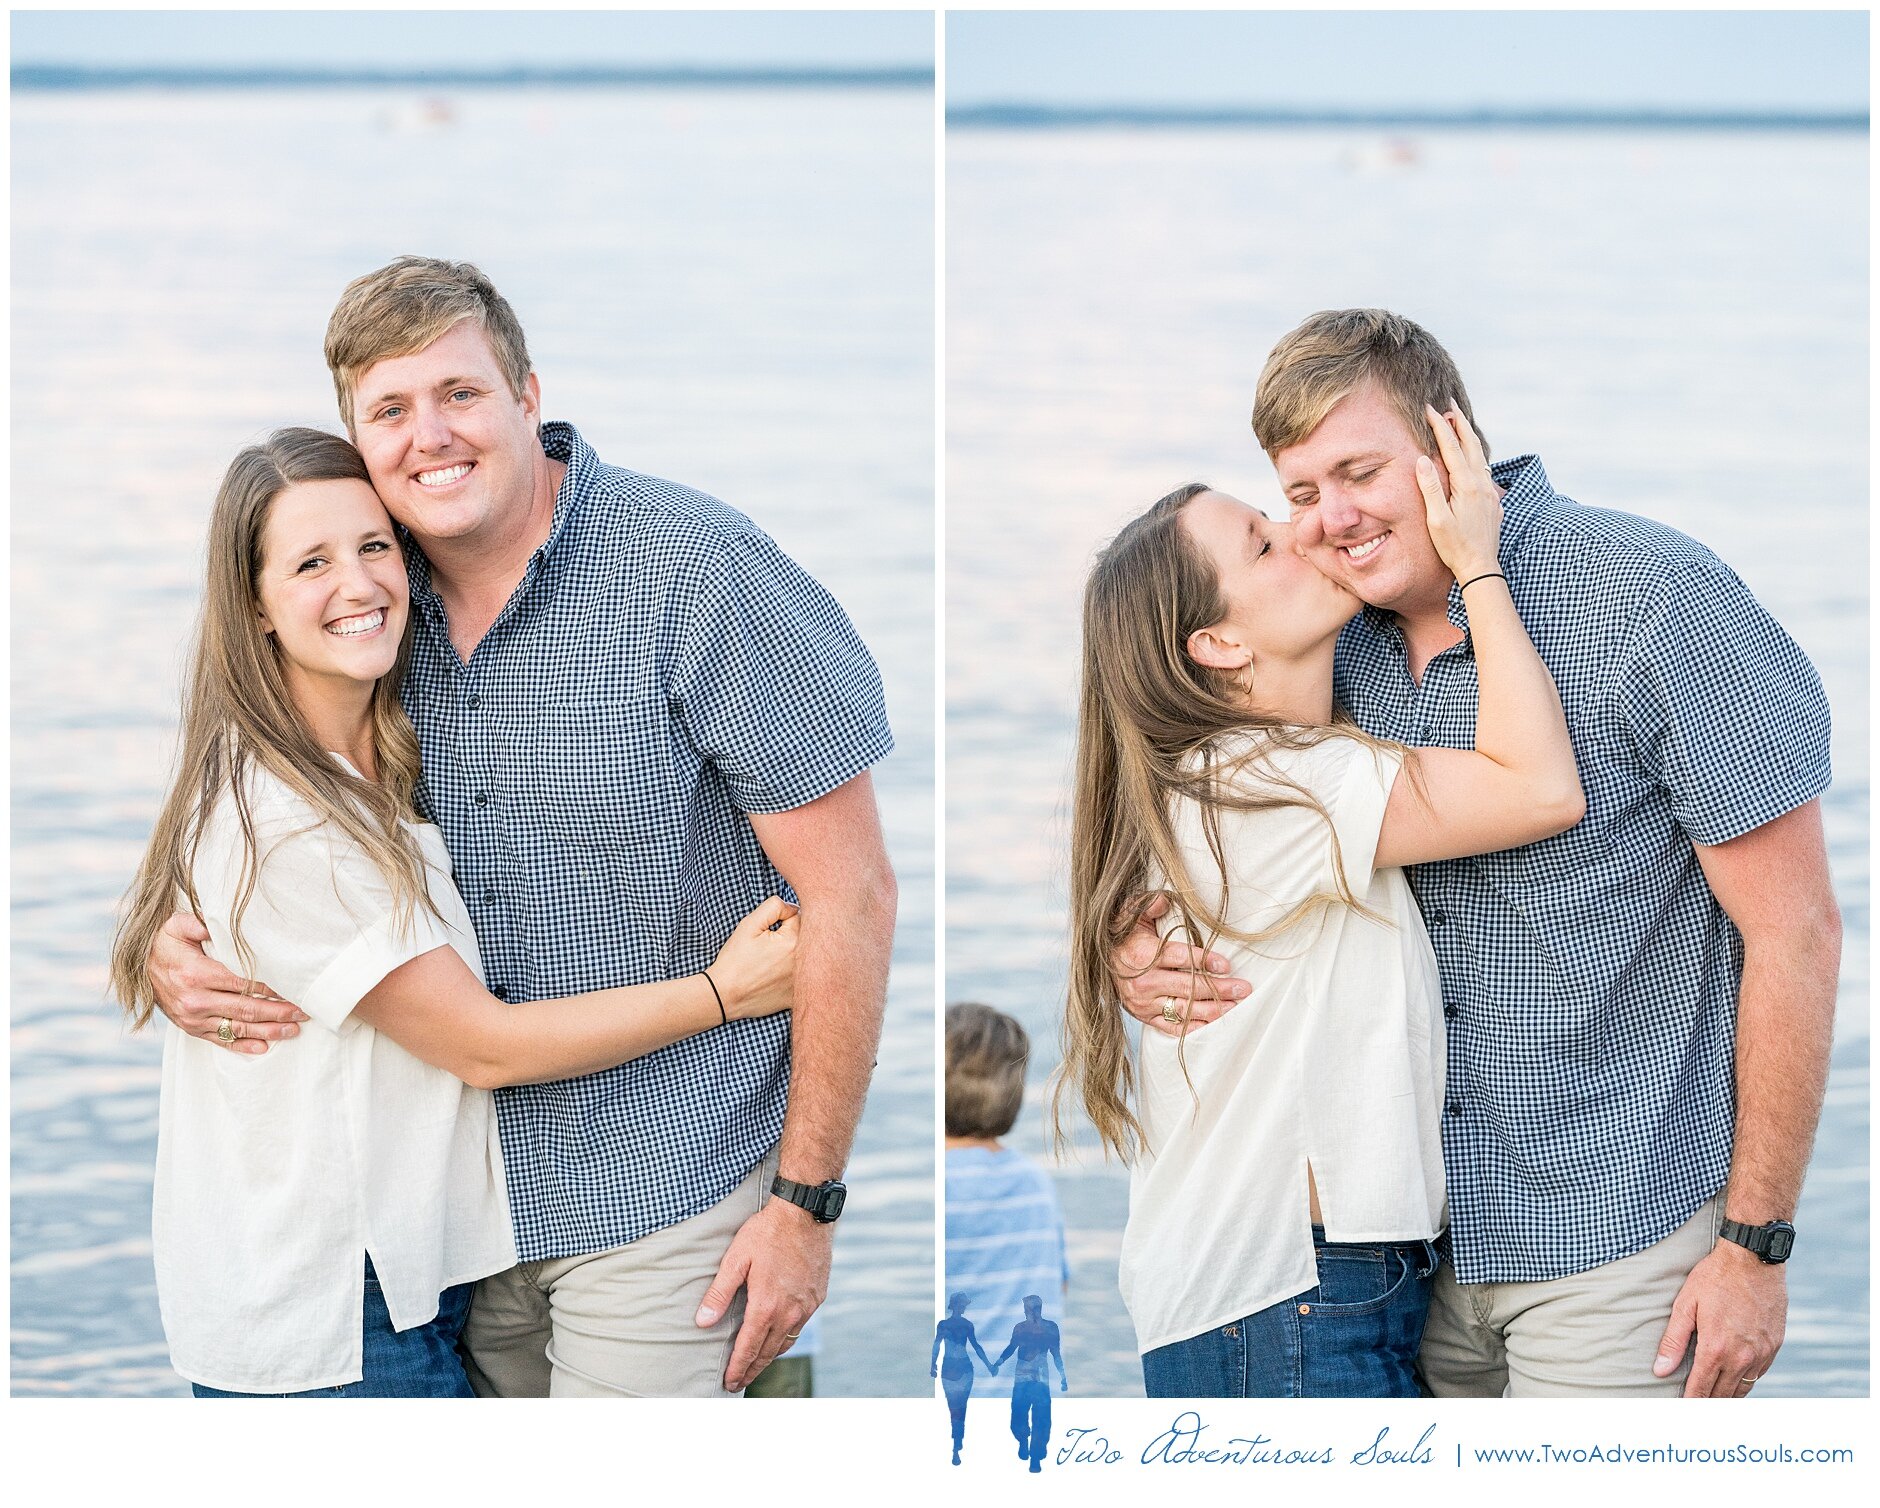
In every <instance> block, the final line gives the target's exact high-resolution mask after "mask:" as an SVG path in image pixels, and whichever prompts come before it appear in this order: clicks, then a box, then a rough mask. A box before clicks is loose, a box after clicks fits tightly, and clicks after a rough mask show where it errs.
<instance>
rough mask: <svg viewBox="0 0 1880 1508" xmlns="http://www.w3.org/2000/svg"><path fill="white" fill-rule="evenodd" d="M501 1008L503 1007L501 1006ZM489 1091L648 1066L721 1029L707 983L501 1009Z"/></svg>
mask: <svg viewBox="0 0 1880 1508" xmlns="http://www.w3.org/2000/svg"><path fill="white" fill-rule="evenodd" d="M498 1004H500V1002H498ZM502 1021H503V1024H502V1026H501V1027H500V1028H499V1029H498V1030H497V1031H496V1033H495V1034H494V1038H493V1040H492V1041H491V1042H490V1044H489V1048H488V1049H487V1054H488V1055H487V1059H486V1061H487V1066H488V1070H489V1072H488V1073H487V1074H486V1076H485V1079H486V1082H485V1083H484V1085H483V1087H485V1088H489V1089H495V1088H500V1087H502V1086H504V1085H509V1084H546V1083H551V1082H553V1081H554V1080H556V1079H572V1078H579V1077H580V1076H581V1075H582V1074H585V1073H598V1072H600V1070H601V1069H603V1068H612V1067H614V1066H615V1065H616V1064H619V1063H625V1062H627V1061H629V1060H630V1059H633V1058H643V1057H645V1056H646V1055H647V1054H648V1053H650V1052H657V1051H659V1049H660V1048H662V1047H670V1046H671V1045H672V1044H673V1043H674V1042H680V1041H683V1040H684V1039H685V1038H687V1037H691V1036H696V1035H697V1034H698V1033H699V1032H702V1031H704V1030H706V1029H707V1028H708V1027H713V1026H717V1025H719V1024H721V1017H720V1016H719V1013H718V1002H717V999H716V997H714V996H713V994H712V987H711V985H709V984H708V983H707V982H706V980H705V976H704V975H702V974H693V975H690V976H688V977H687V978H684V979H666V980H661V981H660V982H659V983H657V984H635V985H627V986H624V987H623V988H620V989H613V990H595V991H593V992H592V993H590V994H586V995H564V996H562V997H560V998H559V999H555V1000H532V1001H529V1002H528V1003H527V1004H524V1005H513V1006H507V1007H504V1008H503V1011H502Z"/></svg>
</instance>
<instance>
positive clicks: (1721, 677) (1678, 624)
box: [1615, 561, 1831, 844]
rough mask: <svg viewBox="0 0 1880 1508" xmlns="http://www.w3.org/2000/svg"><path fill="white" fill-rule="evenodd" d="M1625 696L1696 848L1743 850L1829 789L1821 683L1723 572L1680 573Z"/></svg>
mask: <svg viewBox="0 0 1880 1508" xmlns="http://www.w3.org/2000/svg"><path fill="white" fill-rule="evenodd" d="M1615 684H1616V687H1617V694H1618V698H1619V711H1620V715H1621V717H1622V718H1623V719H1624V722H1625V725H1626V727H1627V728H1628V730H1629V732H1630V734H1631V738H1632V741H1633V745H1634V747H1635V749H1636V750H1637V753H1638V756H1639V759H1640V760H1641V762H1642V763H1643V764H1644V766H1645V768H1646V770H1647V771H1648V773H1649V774H1650V776H1651V777H1652V778H1653V779H1655V780H1656V781H1657V782H1658V783H1659V784H1660V785H1661V786H1662V787H1663V788H1664V789H1665V790H1666V791H1667V792H1668V793H1669V794H1670V798H1671V809H1672V812H1673V814H1674V815H1675V816H1676V818H1677V820H1678V823H1679V825H1680V826H1681V827H1682V828H1683V829H1684V831H1685V832H1686V833H1687V834H1688V835H1689V836H1690V838H1691V840H1692V841H1693V842H1695V843H1702V844H1715V843H1726V842H1728V841H1729V840H1730V839H1732V838H1740V837H1741V836H1742V835H1743V834H1744V833H1747V832H1750V831H1752V830H1754V829H1755V828H1758V827H1761V826H1762V825H1763V824H1764V823H1765V822H1769V821H1773V820H1774V819H1775V818H1777V817H1780V816H1781V815H1782V814H1783V813H1785V812H1789V811H1793V810H1794V809H1795V808H1796V807H1798V806H1800V805H1802V804H1803V803H1804V802H1806V801H1810V800H1813V799H1814V798H1815V797H1816V796H1819V795H1820V794H1821V793H1822V791H1824V790H1826V789H1827V786H1828V781H1829V778H1830V773H1831V771H1830V768H1829V732H1830V717H1829V712H1828V700H1827V695H1826V693H1825V692H1824V691H1823V690H1822V686H1821V677H1820V676H1819V675H1818V674H1817V673H1816V671H1815V667H1814V666H1813V665H1812V664H1811V663H1810V662H1809V659H1808V657H1807V656H1806V655H1805V654H1803V653H1802V651H1801V649H1800V648H1799V647H1798V646H1797V645H1796V643H1795V641H1794V640H1793V639H1791V638H1790V637H1789V635H1788V634H1787V633H1786V632H1785V631H1784V630H1783V628H1782V626H1781V625H1780V624H1778V623H1777V622H1776V621H1775V619H1773V618H1772V617H1770V616H1769V614H1768V613H1767V612H1766V611H1765V610H1764V609H1763V606H1762V604H1761V603H1759V602H1758V601H1757V600H1756V599H1755V598H1754V597H1753V596H1751V595H1750V592H1749V588H1747V587H1746V586H1744V585H1743V583H1742V581H1741V580H1740V579H1738V577H1737V575H1736V573H1735V572H1734V571H1732V570H1730V569H1729V567H1727V566H1725V565H1724V564H1723V563H1722V562H1721V561H1719V562H1716V563H1715V564H1713V565H1709V566H1699V567H1696V568H1693V569H1688V570H1685V571H1682V572H1679V573H1678V575H1677V577H1676V578H1675V579H1674V581H1673V583H1672V585H1671V588H1670V589H1668V590H1667V591H1666V592H1665V594H1664V596H1663V598H1662V599H1661V600H1660V601H1659V602H1658V603H1657V604H1656V605H1655V606H1654V607H1653V608H1652V609H1651V611H1650V612H1649V614H1648V615H1647V616H1646V619H1645V621H1644V623H1643V624H1642V626H1641V628H1640V631H1639V632H1638V633H1637V635H1636V636H1635V637H1634V638H1633V640H1632V642H1631V643H1630V645H1628V647H1627V650H1626V652H1625V654H1624V657H1623V659H1622V661H1621V663H1620V665H1619V667H1618V672H1617V679H1616V683H1615Z"/></svg>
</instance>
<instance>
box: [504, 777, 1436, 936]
mask: <svg viewBox="0 0 1880 1508" xmlns="http://www.w3.org/2000/svg"><path fill="white" fill-rule="evenodd" d="M482 804H483V798H482V797H481V796H479V797H477V805H479V806H481V805H482ZM1424 920H1426V921H1427V922H1428V923H1429V924H1430V925H1431V926H1432V927H1440V926H1442V924H1443V923H1444V922H1446V921H1448V920H1449V918H1448V917H1447V916H1445V915H1444V914H1443V913H1442V912H1441V911H1432V912H1431V913H1430V914H1429V915H1428V916H1427V917H1425V918H1424Z"/></svg>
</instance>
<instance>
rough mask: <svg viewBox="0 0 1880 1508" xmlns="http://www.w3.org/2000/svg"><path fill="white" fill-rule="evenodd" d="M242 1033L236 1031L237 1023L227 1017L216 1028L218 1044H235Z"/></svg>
mask: <svg viewBox="0 0 1880 1508" xmlns="http://www.w3.org/2000/svg"><path fill="white" fill-rule="evenodd" d="M240 1035H241V1033H239V1032H238V1031H236V1030H235V1023H234V1022H233V1021H231V1020H229V1018H228V1017H227V1016H224V1017H223V1018H222V1020H221V1022H220V1023H219V1024H218V1025H217V1026H216V1029H215V1036H216V1040H217V1041H218V1042H233V1041H234V1040H235V1039H236V1038H237V1037H238V1036H240Z"/></svg>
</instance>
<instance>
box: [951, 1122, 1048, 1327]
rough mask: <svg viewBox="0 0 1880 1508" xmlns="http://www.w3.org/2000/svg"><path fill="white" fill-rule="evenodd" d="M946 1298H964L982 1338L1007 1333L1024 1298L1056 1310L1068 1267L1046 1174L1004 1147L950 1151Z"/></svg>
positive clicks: (1019, 1317) (1021, 1312) (1019, 1316)
mask: <svg viewBox="0 0 1880 1508" xmlns="http://www.w3.org/2000/svg"><path fill="white" fill-rule="evenodd" d="M946 1231H947V1252H946V1264H947V1279H946V1291H947V1293H948V1295H952V1294H955V1293H964V1294H965V1295H966V1296H967V1298H968V1299H969V1300H970V1307H969V1308H968V1310H967V1314H968V1317H969V1318H971V1320H972V1321H973V1323H974V1325H976V1326H977V1327H978V1329H979V1332H980V1334H982V1335H994V1336H998V1335H1009V1334H1010V1333H1011V1330H1012V1326H1014V1325H1016V1324H1017V1323H1018V1322H1019V1321H1020V1320H1022V1319H1023V1318H1024V1317H1025V1305H1024V1299H1025V1295H1027V1294H1031V1293H1035V1294H1037V1295H1038V1297H1039V1298H1041V1299H1042V1300H1044V1312H1045V1313H1046V1314H1047V1315H1051V1314H1056V1313H1059V1312H1061V1309H1062V1305H1063V1302H1064V1285H1065V1284H1066V1283H1068V1282H1069V1281H1070V1275H1071V1270H1070V1264H1069V1262H1068V1261H1067V1260H1066V1257H1065V1251H1064V1217H1063V1215H1062V1214H1060V1213H1059V1211H1058V1199H1057V1190H1056V1189H1055V1188H1054V1187H1053V1186H1052V1183H1051V1175H1050V1174H1048V1173H1046V1172H1045V1171H1044V1169H1043V1168H1040V1167H1039V1166H1038V1165H1037V1164H1036V1163H1034V1162H1032V1161H1031V1160H1030V1159H1029V1158H1026V1157H1021V1156H1020V1155H1019V1154H1018V1153H1016V1152H1014V1151H1012V1150H1011V1149H1010V1148H1009V1147H1001V1148H999V1149H998V1150H997V1151H994V1150H992V1149H991V1148H990V1147H948V1148H947V1223H946Z"/></svg>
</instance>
